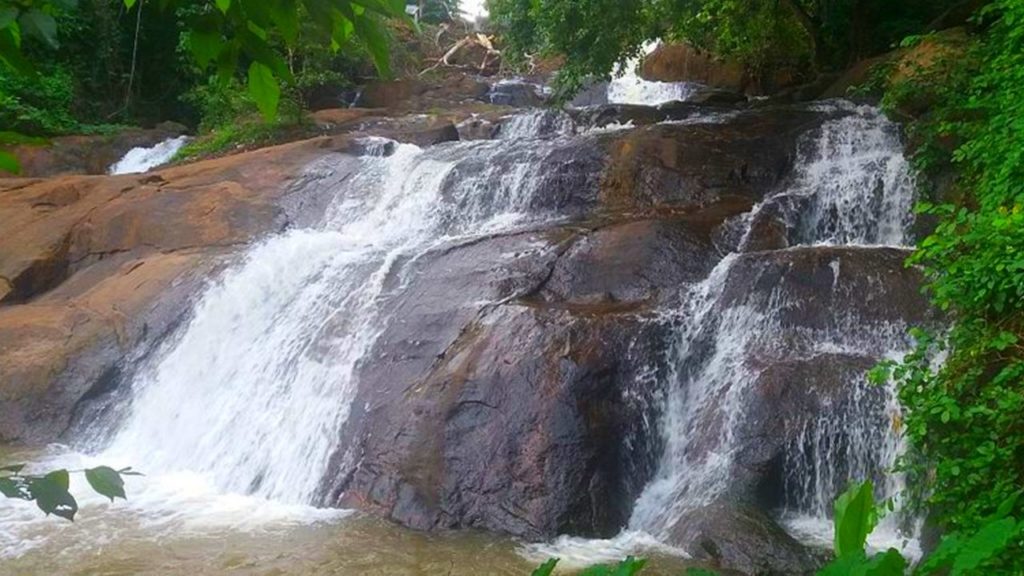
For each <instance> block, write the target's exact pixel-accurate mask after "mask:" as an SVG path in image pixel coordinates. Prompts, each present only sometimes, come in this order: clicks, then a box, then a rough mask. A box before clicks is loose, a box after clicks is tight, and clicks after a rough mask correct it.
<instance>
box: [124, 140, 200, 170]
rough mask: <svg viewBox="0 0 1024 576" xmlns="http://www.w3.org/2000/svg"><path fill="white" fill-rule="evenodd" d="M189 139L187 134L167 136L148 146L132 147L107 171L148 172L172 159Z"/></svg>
mask: <svg viewBox="0 0 1024 576" xmlns="http://www.w3.org/2000/svg"><path fill="white" fill-rule="evenodd" d="M189 140H190V139H189V137H188V136H177V137H174V138H168V139H166V140H164V141H163V142H160V143H159V144H157V145H155V146H152V147H150V148H143V147H139V148H132V149H131V150H129V151H128V153H127V154H125V155H124V157H123V158H121V159H120V160H118V161H117V163H115V164H114V165H113V166H111V167H110V169H109V170H108V173H110V174H111V175H118V174H141V173H143V172H149V171H150V170H152V169H153V168H156V167H157V166H162V165H164V164H166V163H168V162H170V161H171V160H172V159H174V155H175V154H177V153H178V151H179V150H181V148H182V147H183V146H185V144H188V141H189Z"/></svg>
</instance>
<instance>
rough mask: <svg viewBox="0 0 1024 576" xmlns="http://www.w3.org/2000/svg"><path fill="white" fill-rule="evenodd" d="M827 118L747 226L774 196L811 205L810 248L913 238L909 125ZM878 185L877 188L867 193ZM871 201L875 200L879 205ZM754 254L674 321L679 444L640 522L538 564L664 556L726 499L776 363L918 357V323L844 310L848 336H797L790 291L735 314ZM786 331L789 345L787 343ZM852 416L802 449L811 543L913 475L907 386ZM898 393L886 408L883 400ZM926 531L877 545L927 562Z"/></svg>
mask: <svg viewBox="0 0 1024 576" xmlns="http://www.w3.org/2000/svg"><path fill="white" fill-rule="evenodd" d="M821 107H822V109H823V110H824V111H831V112H836V111H843V112H846V113H850V114H851V115H849V116H844V117H841V118H840V119H837V120H834V121H831V122H828V123H826V124H825V125H824V126H823V127H822V129H821V130H820V131H818V132H816V133H814V134H812V135H809V137H807V138H805V139H804V141H803V142H802V143H801V146H800V155H799V158H798V160H797V170H796V177H795V178H794V179H793V181H792V182H791V183H790V184H789V185H787V186H786V187H785V188H784V189H782V190H780V191H779V192H778V193H776V194H774V195H772V196H771V197H770V198H768V199H767V200H766V201H765V202H763V203H762V204H761V205H759V206H757V207H755V209H754V210H753V211H752V212H751V213H750V214H749V215H747V216H746V217H745V218H743V219H742V221H741V225H744V226H747V225H749V224H750V222H751V220H752V219H753V218H754V217H755V215H756V214H757V213H758V212H759V211H760V210H763V209H764V208H765V207H766V206H768V205H770V204H772V203H773V202H779V201H783V202H786V201H788V200H791V199H792V198H798V199H800V200H801V201H802V204H801V205H800V209H799V210H794V211H791V213H789V214H785V211H783V212H784V213H783V215H784V216H786V217H787V219H788V220H789V221H788V222H787V224H788V225H789V226H790V228H791V234H792V235H793V236H795V237H796V241H797V243H799V244H804V245H849V246H865V245H890V246H904V245H906V244H907V243H908V230H909V227H910V225H911V224H912V223H913V221H912V213H911V206H912V203H913V197H914V190H915V186H914V181H913V176H912V171H911V169H910V166H909V164H908V163H907V161H906V159H905V158H904V156H903V152H902V144H901V142H900V140H899V131H898V128H897V126H895V125H894V124H892V123H890V122H888V121H887V120H886V119H885V118H884V117H883V116H882V115H881V113H880V112H879V111H878V110H877V109H873V108H869V107H855V106H852V105H850V104H848V103H827V104H822V105H821ZM865 191H869V193H868V194H866V192H865ZM866 196H870V197H866ZM739 257H740V256H739V255H738V254H731V255H729V256H726V257H725V258H724V259H723V260H722V261H721V262H720V263H719V264H718V265H717V266H716V267H715V268H714V270H713V271H712V272H711V273H710V274H709V276H708V277H707V279H705V280H704V281H703V282H700V283H698V284H696V285H694V286H692V287H690V288H689V289H688V290H687V296H686V297H685V298H684V299H683V301H684V302H685V304H684V305H683V307H682V308H681V309H680V310H677V311H676V312H675V313H674V314H673V315H672V316H673V317H674V325H675V326H677V337H676V344H675V349H674V350H672V351H671V359H670V369H671V375H670V376H669V381H670V382H671V383H672V384H671V386H670V388H669V391H668V395H667V399H666V408H665V413H664V417H663V422H662V430H663V435H664V438H665V444H666V449H665V452H664V454H663V456H662V460H661V464H660V466H659V469H658V472H657V473H656V475H655V477H654V479H653V480H652V481H651V482H650V483H649V484H648V486H647V487H646V488H645V490H644V491H643V493H642V494H641V496H640V497H639V498H638V500H637V502H636V504H635V508H634V511H633V515H632V518H631V520H630V522H629V526H628V527H627V528H626V530H624V532H623V533H622V534H620V535H619V536H618V537H616V538H615V539H613V540H611V541H605V540H587V539H579V538H562V539H559V540H557V541H555V542H553V543H550V544H546V545H532V546H527V547H526V548H525V553H526V554H528V555H529V556H530V557H540V556H541V555H545V554H546V555H549V556H556V557H561V556H567V557H570V558H575V559H576V560H577V561H578V562H581V563H597V562H604V561H607V560H608V558H607V557H606V556H605V553H604V550H606V549H612V550H614V551H615V553H616V554H618V555H619V556H622V555H625V554H628V553H632V554H643V553H644V552H645V551H649V550H652V549H653V550H657V548H656V547H652V545H651V542H652V541H653V542H665V541H666V540H667V539H668V538H669V536H670V533H671V530H672V528H673V527H674V525H675V524H676V523H677V522H678V521H679V520H680V518H681V517H682V516H683V515H684V514H685V513H686V512H688V511H692V510H695V509H698V508H700V507H702V506H704V505H707V504H710V503H712V502H714V501H715V500H716V499H717V498H720V497H727V496H725V491H726V489H727V488H728V487H729V486H730V481H731V479H732V474H733V466H734V462H735V457H736V453H737V451H738V450H740V449H741V448H742V445H741V442H740V441H739V439H738V438H736V435H735V432H736V431H737V430H739V429H740V428H741V424H742V422H743V421H744V418H745V417H746V415H747V412H748V408H747V403H748V402H749V401H750V399H751V386H752V385H753V384H754V383H755V382H756V381H757V378H758V376H759V374H760V371H761V370H762V369H763V368H759V367H757V366H751V365H750V363H749V362H748V359H749V358H757V359H758V361H759V364H760V365H761V366H764V365H770V364H771V362H772V361H773V360H793V359H805V360H807V361H811V362H814V361H815V360H816V359H817V358H820V357H821V356H822V355H827V354H837V353H838V354H849V355H852V356H863V357H871V358H881V357H898V356H899V355H900V354H901V353H903V352H905V351H906V350H907V349H908V346H909V342H907V340H906V328H907V327H906V326H903V325H902V324H900V323H891V324H885V325H876V326H865V325H864V324H863V323H862V321H861V319H859V318H854V317H844V314H843V313H842V311H841V310H837V311H836V315H837V317H836V319H835V322H836V324H837V326H838V327H837V328H834V329H828V330H806V329H801V330H797V331H794V330H793V328H783V326H782V325H781V324H780V316H781V315H782V314H784V313H785V311H786V309H787V307H788V306H791V305H793V304H795V303H792V302H787V301H786V300H785V295H784V294H783V293H782V292H778V291H776V292H774V293H771V294H769V295H767V296H766V297H764V298H757V297H755V296H754V295H750V296H749V297H748V298H747V300H745V301H743V302H740V303H732V304H731V305H729V306H723V305H722V302H721V301H720V300H721V298H720V297H721V294H722V293H723V291H724V290H725V287H726V286H727V283H728V282H729V281H730V273H731V272H732V270H733V267H734V266H735V263H736V262H737V259H738V258H739ZM831 267H832V270H833V274H834V282H833V285H834V286H836V287H837V288H838V287H839V286H841V283H842V282H843V276H842V274H843V271H842V269H841V263H840V261H839V260H836V261H834V262H832V265H831ZM783 335H784V336H785V337H784V338H783V337H782V336H783ZM848 385H849V386H850V388H851V389H852V390H854V392H853V397H854V399H853V401H852V402H850V404H851V406H852V409H851V408H849V407H847V409H846V411H844V412H841V413H832V412H826V413H824V414H822V415H820V417H819V418H818V419H815V420H812V421H809V422H807V423H805V428H804V432H803V435H802V438H801V440H803V441H802V442H800V443H799V445H797V446H793V447H791V448H790V451H791V453H790V454H788V458H787V462H786V466H787V467H788V469H789V470H790V475H789V478H788V479H787V484H788V485H787V494H790V493H791V494H793V495H794V496H793V498H791V499H790V501H787V502H786V508H785V510H783V511H781V514H782V520H783V522H784V523H785V525H786V526H787V527H788V528H789V529H790V531H791V532H792V533H793V534H794V535H796V536H797V537H799V538H801V539H802V540H804V541H806V542H808V543H812V544H819V545H822V546H828V545H830V544H831V541H832V526H831V519H830V515H831V510H832V503H833V502H834V500H835V498H836V497H837V496H838V495H839V494H840V493H841V492H842V491H843V490H845V488H846V486H847V482H849V481H851V480H864V479H869V478H870V479H874V480H875V481H876V492H877V494H876V495H877V496H878V497H880V498H890V497H895V496H896V495H897V494H898V493H899V492H900V490H901V488H902V481H903V479H902V477H901V476H900V475H897V474H891V473H889V472H890V470H891V469H892V467H893V465H894V463H895V460H896V458H897V457H898V455H899V454H900V453H901V451H902V445H901V440H900V438H899V435H898V433H897V432H896V431H894V429H893V428H894V426H892V422H893V421H894V420H897V419H899V417H900V416H899V410H900V407H899V404H898V402H897V400H896V398H895V394H894V391H893V390H891V389H889V390H882V391H878V390H874V389H871V388H869V386H868V384H867V382H866V378H865V377H863V376H860V377H857V378H855V379H854V380H852V381H850V382H848ZM879 392H881V394H882V395H884V402H881V403H879V402H875V401H871V400H870V398H874V399H877V398H878V393H879ZM915 529H919V525H917V524H913V523H912V525H911V526H909V527H908V526H905V523H904V521H903V519H902V518H901V517H900V515H899V513H898V511H897V513H893V514H890V515H889V516H888V517H886V518H885V519H884V520H883V522H882V523H881V525H880V526H879V527H878V528H877V529H876V531H875V532H874V533H873V534H872V537H871V538H870V544H871V545H873V546H875V547H877V548H880V549H884V548H888V547H896V548H898V549H901V550H902V551H903V552H904V553H906V554H908V555H910V556H912V557H916V556H917V555H919V553H920V550H919V547H918V543H917V540H916V538H915V534H916V532H915Z"/></svg>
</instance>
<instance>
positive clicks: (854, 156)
mask: <svg viewBox="0 0 1024 576" xmlns="http://www.w3.org/2000/svg"><path fill="white" fill-rule="evenodd" d="M825 110H827V111H843V112H846V113H847V115H845V116H843V117H842V118H840V119H838V120H834V121H831V122H828V123H826V124H825V126H823V127H822V129H821V130H820V131H819V132H818V134H817V135H816V136H815V137H814V138H808V139H807V140H806V141H805V142H803V143H802V145H801V150H800V155H801V156H800V162H799V171H798V175H797V178H796V182H795V183H794V184H793V185H792V186H791V187H790V188H789V189H788V190H787V191H786V192H784V193H783V194H780V195H778V196H776V197H774V198H772V199H771V200H770V202H773V203H778V202H780V201H784V200H790V199H793V198H802V199H809V200H810V202H809V203H807V206H806V207H805V208H804V209H803V210H801V211H800V213H799V214H798V217H797V220H798V221H797V222H796V223H795V225H796V227H797V229H798V237H797V242H798V243H801V244H828V245H849V244H869V245H886V246H905V245H907V244H908V238H907V232H908V230H909V229H910V226H911V224H913V201H914V197H913V194H912V193H911V192H912V191H913V190H914V176H913V170H912V168H911V166H910V163H909V162H908V161H907V159H906V158H905V157H904V156H903V154H902V153H900V150H902V147H903V145H902V142H901V140H900V132H899V127H898V126H897V125H895V124H893V123H892V122H888V121H887V120H886V119H885V118H884V117H883V115H882V113H881V111H879V110H878V109H875V108H872V107H868V106H859V107H855V106H852V105H849V104H835V105H833V106H827V107H825Z"/></svg>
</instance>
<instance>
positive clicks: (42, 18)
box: [18, 8, 59, 48]
mask: <svg viewBox="0 0 1024 576" xmlns="http://www.w3.org/2000/svg"><path fill="white" fill-rule="evenodd" d="M18 24H19V25H21V30H22V32H23V33H24V34H27V35H29V36H33V37H35V38H36V39H38V40H42V41H43V42H45V43H46V44H47V45H49V46H50V47H51V48H57V47H58V46H59V44H58V43H57V21H56V20H54V19H53V16H50V15H49V14H47V13H46V12H43V11H42V10H39V9H38V8H33V9H31V10H29V11H27V12H25V13H23V14H22V15H21V17H20V18H18Z"/></svg>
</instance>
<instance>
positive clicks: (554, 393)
mask: <svg viewBox="0 0 1024 576" xmlns="http://www.w3.org/2000/svg"><path fill="white" fill-rule="evenodd" d="M567 233H568V236H566V237H564V238H563V239H559V238H553V237H551V235H550V233H547V234H541V235H538V234H525V235H513V236H499V237H495V238H492V239H488V240H485V241H482V242H476V243H473V244H469V245H465V246H461V247H454V248H452V249H446V250H443V251H440V252H439V253H437V254H434V255H433V256H431V257H429V258H422V257H421V258H420V259H418V260H417V266H416V271H415V273H414V275H413V276H412V278H413V279H412V280H411V281H410V280H408V275H406V277H407V282H409V284H408V288H407V290H406V291H405V292H404V293H403V294H402V295H400V296H398V299H397V300H396V301H394V302H391V303H390V304H389V307H390V308H391V309H393V310H394V313H393V315H392V316H391V318H392V319H391V320H389V321H388V323H387V325H386V326H385V328H384V332H383V333H382V335H381V337H380V339H379V340H378V342H377V345H376V347H375V349H374V352H373V357H374V358H378V359H380V360H381V361H379V362H375V363H372V364H368V365H367V366H366V367H365V368H364V370H363V371H362V373H361V375H360V390H359V396H358V398H357V400H356V401H355V402H354V406H356V407H366V408H365V411H362V410H358V411H357V412H356V413H354V414H353V416H352V417H350V419H349V422H348V424H347V426H346V431H345V433H344V434H343V435H342V437H343V438H348V439H355V440H353V443H352V444H350V445H348V446H347V447H346V448H345V450H344V452H343V453H342V454H340V455H339V457H338V461H339V462H352V463H356V464H355V465H354V466H353V467H351V468H346V467H345V466H344V465H342V466H341V469H342V470H343V472H342V473H341V474H340V475H339V476H337V477H334V478H332V479H329V482H330V484H331V489H330V490H329V493H330V494H341V496H340V502H341V503H342V504H344V505H358V506H360V507H362V508H365V509H369V510H374V511H378V512H380V513H382V514H384V515H387V516H389V517H391V518H393V519H395V520H397V521H399V522H401V523H403V524H406V525H409V526H414V527H421V528H468V527H474V528H484V529H488V530H494V531H500V532H505V533H511V534H516V535H520V536H524V537H527V538H531V539H540V538H547V537H551V536H554V535H556V534H559V533H566V532H567V533H575V534H590V535H605V536H608V535H611V534H614V533H615V532H616V531H617V530H618V529H619V528H620V527H621V526H622V525H623V524H624V523H625V521H626V519H627V518H628V515H629V508H630V506H631V503H632V500H633V498H634V497H635V496H636V495H637V494H638V493H639V490H640V489H642V487H643V485H644V483H645V481H646V478H648V477H649V476H650V474H652V473H653V469H654V465H655V463H656V461H657V454H658V451H659V450H658V443H659V442H660V439H659V438H658V436H657V434H652V431H651V430H650V429H648V428H647V426H648V423H650V422H653V417H652V416H653V415H652V413H651V411H652V410H655V409H656V403H654V402H653V401H652V395H653V394H654V393H655V392H656V390H655V387H654V386H653V385H652V384H651V383H650V381H649V380H646V379H645V378H644V377H643V376H642V374H643V373H644V370H646V369H648V367H649V366H651V365H652V363H653V362H654V361H655V360H656V358H655V357H656V355H657V354H658V352H657V351H658V350H660V349H661V345H660V339H661V338H662V337H663V333H662V329H661V328H660V326H659V325H658V324H656V323H648V322H645V321H644V320H643V318H642V316H637V315H636V314H635V313H636V312H638V311H641V310H642V309H643V306H644V303H643V302H615V301H605V300H601V299H591V298H588V297H587V294H589V292H590V291H589V289H585V290H584V292H585V293H582V294H578V293H569V294H565V295H564V296H565V299H556V298H555V295H554V293H553V292H551V291H547V289H546V288H545V285H546V284H547V283H549V282H550V281H551V280H550V278H552V276H553V272H552V270H553V269H555V268H557V267H558V266H559V261H560V260H561V259H563V258H567V259H572V258H573V257H574V256H571V255H570V254H569V253H568V252H567V248H568V247H569V246H570V245H572V244H574V243H577V242H579V241H580V238H579V237H578V236H575V234H574V233H572V232H567ZM648 241H649V242H652V243H657V242H672V241H675V237H673V236H671V235H669V236H659V235H657V234H652V235H649V240H648ZM666 249H667V248H666ZM679 249H685V243H684V247H682V248H679ZM501 254H505V255H508V254H511V255H512V258H511V259H510V258H509V257H508V256H505V257H504V258H503V257H501V256H499V255H501ZM622 278H623V279H624V280H626V281H630V279H628V278H626V277H625V275H623V276H622ZM675 281H676V279H675V278H674V277H672V276H668V277H666V278H664V279H663V280H662V282H663V284H662V285H661V286H659V287H658V288H665V287H666V286H665V285H666V284H671V283H674V282H675ZM608 287H609V288H611V289H612V291H615V290H616V288H615V287H614V286H612V285H611V282H609V285H608ZM542 292H547V294H548V297H547V298H539V297H538V296H539V295H540V294H541V293H542ZM481 302H506V304H481ZM645 382H646V384H645ZM334 498H337V496H334V497H331V498H329V500H328V501H329V502H331V501H333V499H334Z"/></svg>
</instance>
